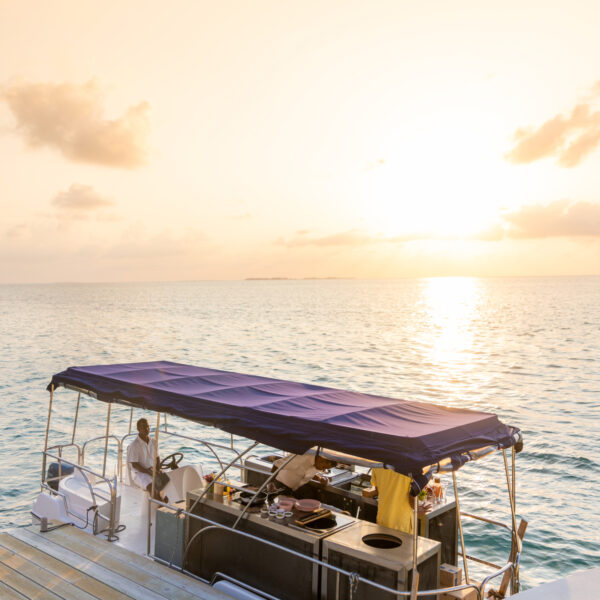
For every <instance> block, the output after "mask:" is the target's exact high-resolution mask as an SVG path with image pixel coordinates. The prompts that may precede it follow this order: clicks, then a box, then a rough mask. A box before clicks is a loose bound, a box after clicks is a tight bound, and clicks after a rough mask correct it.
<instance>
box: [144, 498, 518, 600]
mask: <svg viewBox="0 0 600 600" xmlns="http://www.w3.org/2000/svg"><path fill="white" fill-rule="evenodd" d="M149 500H150V503H154V504H157V505H159V506H163V507H166V508H170V509H172V510H174V511H177V513H178V514H183V515H186V516H187V517H190V518H192V519H198V520H199V521H202V522H204V523H208V526H207V527H203V528H202V529H200V530H199V531H198V532H196V535H198V534H200V535H202V534H203V533H205V532H207V531H211V530H217V529H222V530H225V531H229V532H233V533H235V534H238V535H241V536H243V537H246V538H249V539H252V540H255V541H258V542H259V543H262V544H266V545H267V546H271V547H272V548H276V549H277V550H280V551H283V552H286V553H287V554H290V555H292V556H296V557H298V558H301V559H304V560H308V561H309V562H311V563H313V564H315V565H318V566H321V567H325V568H327V569H329V570H331V571H335V572H336V573H339V575H343V576H346V577H348V578H353V579H354V580H355V581H358V582H362V583H364V584H366V585H370V586H372V587H375V588H377V589H379V590H381V591H384V592H387V593H390V594H393V595H395V596H401V597H406V598H408V597H410V595H411V592H410V591H400V590H394V589H392V588H389V587H386V586H384V585H382V584H380V583H377V582H375V581H371V580H370V579H365V578H364V577H361V576H360V575H358V574H357V573H352V572H350V571H346V570H345V569H341V568H339V567H336V566H335V565H330V564H329V563H326V562H324V561H322V560H319V559H316V558H313V557H312V556H307V555H305V554H301V553H300V552H297V551H295V550H292V549H291V548H287V547H285V546H281V545H279V544H277V543H275V542H271V541H269V540H265V539H263V538H260V537H257V536H255V535H252V534H251V533H246V532H245V531H241V530H239V529H233V528H231V527H228V526H226V525H222V524H220V523H216V522H215V521H211V520H210V519H207V518H206V517H202V516H200V515H197V514H194V513H191V512H189V511H186V510H183V509H180V508H176V507H173V506H172V505H169V504H167V503H165V502H161V501H160V500H156V499H154V498H150V499H149ZM150 556H151V558H153V559H157V560H159V561H160V558H159V557H157V556H155V555H154V554H151V555H150ZM511 566H512V563H509V564H508V565H507V566H506V567H504V568H503V569H502V570H501V571H499V572H498V573H493V574H492V575H490V576H489V577H487V578H486V580H485V582H486V584H487V582H488V581H489V580H490V579H493V578H494V577H497V576H498V575H501V574H502V573H503V572H504V571H505V570H506V569H507V568H509V567H511ZM181 571H182V572H183V573H187V574H190V575H193V576H194V577H196V578H199V579H201V580H202V581H205V582H206V583H210V582H209V581H208V580H205V579H202V578H201V577H198V576H197V575H195V574H194V573H191V572H189V571H187V570H186V569H185V568H184V565H183V564H182V566H181ZM463 589H473V590H475V593H476V594H477V600H482V595H481V586H478V585H477V584H475V583H468V584H462V585H458V586H453V587H448V588H438V589H434V590H419V591H417V596H426V595H436V594H445V593H448V592H455V591H459V590H463Z"/></svg>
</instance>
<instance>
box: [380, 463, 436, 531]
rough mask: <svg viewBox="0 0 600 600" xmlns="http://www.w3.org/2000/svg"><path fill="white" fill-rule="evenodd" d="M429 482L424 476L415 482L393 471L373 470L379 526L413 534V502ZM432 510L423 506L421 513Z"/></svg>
mask: <svg viewBox="0 0 600 600" xmlns="http://www.w3.org/2000/svg"><path fill="white" fill-rule="evenodd" d="M421 479H422V481H421ZM427 480H428V478H427V477H424V476H422V477H421V478H418V480H417V481H415V480H413V479H411V478H410V477H407V476H406V475H402V474H401V473H396V471H392V469H379V468H377V469H373V471H372V473H371V483H372V484H373V485H374V486H375V488H376V489H377V497H378V501H377V524H378V525H382V526H383V527H389V528H390V529H398V530H400V531H404V532H406V533H412V532H413V502H414V499H415V497H416V496H418V495H419V492H420V491H421V489H422V488H423V487H425V485H426V484H427ZM430 508H431V506H427V505H423V506H422V507H421V509H420V510H419V512H420V513H423V512H427V511H428V509H430Z"/></svg>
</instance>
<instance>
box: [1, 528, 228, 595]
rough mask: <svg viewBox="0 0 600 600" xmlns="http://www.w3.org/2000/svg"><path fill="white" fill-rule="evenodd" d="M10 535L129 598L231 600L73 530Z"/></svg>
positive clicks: (29, 530)
mask: <svg viewBox="0 0 600 600" xmlns="http://www.w3.org/2000/svg"><path fill="white" fill-rule="evenodd" d="M11 534H12V535H13V537H15V538H17V539H18V540H19V541H21V542H22V543H24V544H26V545H28V546H31V547H33V548H34V549H36V550H38V551H40V552H42V553H45V554H46V555H47V556H49V557H54V558H55V559H58V560H59V561H61V562H62V563H66V565H69V566H70V568H74V569H76V570H78V571H81V572H83V573H85V574H86V575H88V576H90V577H93V578H95V579H98V580H100V581H103V582H104V583H105V584H107V585H108V586H110V587H111V588H113V589H114V590H117V591H119V592H121V593H122V594H124V595H125V596H126V597H131V598H141V599H143V600H164V599H165V598H167V599H169V600H231V597H230V596H229V595H227V594H224V593H223V592H220V591H218V590H215V589H213V588H211V587H210V586H208V585H206V584H204V583H202V582H199V581H196V580H194V579H192V578H190V577H188V576H186V575H183V574H181V573H178V572H176V571H174V570H172V569H169V568H168V567H165V566H164V565H161V564H159V563H157V562H154V561H152V560H150V559H148V558H146V557H143V556H139V555H136V554H134V553H132V552H130V551H128V550H125V549H124V548H119V547H117V546H115V545H114V544H111V543H108V542H106V541H105V540H103V539H102V538H97V537H94V536H92V535H90V534H87V533H84V532H81V531H79V530H77V529H75V528H73V527H65V528H60V529H56V530H54V531H50V532H47V533H40V532H39V530H38V529H37V528H36V527H34V526H31V527H27V528H22V529H18V530H14V531H12V532H11Z"/></svg>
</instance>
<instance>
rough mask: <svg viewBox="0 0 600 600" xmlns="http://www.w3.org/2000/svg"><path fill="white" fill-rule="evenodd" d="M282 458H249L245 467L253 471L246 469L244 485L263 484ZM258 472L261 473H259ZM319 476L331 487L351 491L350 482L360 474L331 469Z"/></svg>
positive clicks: (265, 456) (266, 455)
mask: <svg viewBox="0 0 600 600" xmlns="http://www.w3.org/2000/svg"><path fill="white" fill-rule="evenodd" d="M280 458H283V454H262V455H257V454H254V455H251V456H249V457H248V458H247V459H246V460H245V461H244V465H245V466H246V467H249V468H250V469H253V470H249V469H246V470H245V471H244V483H247V484H248V485H254V486H260V485H261V484H263V483H264V481H265V479H266V478H267V476H268V475H269V474H270V473H271V469H272V468H273V463H274V462H275V461H276V460H278V459H280ZM257 471H259V472H258V473H257ZM319 475H322V476H323V477H326V478H327V479H328V480H329V485H333V486H335V487H342V488H344V489H350V482H351V481H352V480H353V479H356V478H357V477H358V476H359V474H358V473H354V472H353V471H349V470H348V469H338V468H333V469H329V471H328V472H320V473H319Z"/></svg>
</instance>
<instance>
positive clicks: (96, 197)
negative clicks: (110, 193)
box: [51, 183, 114, 215]
mask: <svg viewBox="0 0 600 600" xmlns="http://www.w3.org/2000/svg"><path fill="white" fill-rule="evenodd" d="M51 203H52V205H53V206H55V207H56V208H57V209H59V210H60V211H63V212H68V213H71V214H78V215H82V214H85V213H90V212H94V211H96V210H98V209H102V208H105V207H107V206H112V205H113V204H114V202H113V201H112V200H110V199H109V198H105V197H104V196H101V195H100V194H99V193H98V192H96V190H94V188H93V187H92V186H91V185H82V184H80V183H74V184H72V185H71V187H70V188H69V189H68V190H67V191H66V192H59V193H58V194H56V196H54V198H52V200H51Z"/></svg>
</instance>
